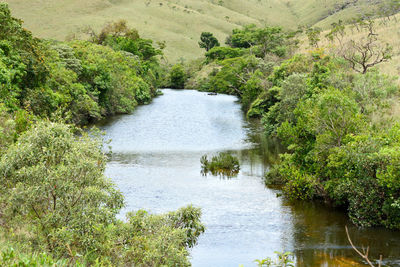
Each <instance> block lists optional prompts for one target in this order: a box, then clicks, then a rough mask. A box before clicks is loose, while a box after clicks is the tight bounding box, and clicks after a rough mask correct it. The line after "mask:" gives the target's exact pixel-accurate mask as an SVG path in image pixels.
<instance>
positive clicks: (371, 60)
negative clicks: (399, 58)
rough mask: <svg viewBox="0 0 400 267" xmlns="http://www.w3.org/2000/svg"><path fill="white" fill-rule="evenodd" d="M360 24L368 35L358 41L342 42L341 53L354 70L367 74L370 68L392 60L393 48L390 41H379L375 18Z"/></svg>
mask: <svg viewBox="0 0 400 267" xmlns="http://www.w3.org/2000/svg"><path fill="white" fill-rule="evenodd" d="M359 26H360V27H362V28H363V29H364V30H365V31H366V34H367V35H366V36H364V37H362V38H361V39H360V40H358V41H355V40H350V41H348V42H346V43H344V44H342V45H341V46H340V49H339V54H340V55H341V56H342V57H343V58H344V59H345V60H346V61H347V62H349V64H350V66H351V68H352V69H353V70H355V71H357V72H359V73H362V74H365V73H366V72H367V71H368V69H369V68H371V67H374V66H376V65H378V64H379V63H382V62H386V61H388V60H390V59H391V58H392V50H393V48H392V47H391V46H390V45H389V44H388V43H386V44H383V43H382V42H380V41H379V39H378V34H377V33H376V31H375V26H374V21H373V20H368V21H367V22H364V23H363V24H361V25H359Z"/></svg>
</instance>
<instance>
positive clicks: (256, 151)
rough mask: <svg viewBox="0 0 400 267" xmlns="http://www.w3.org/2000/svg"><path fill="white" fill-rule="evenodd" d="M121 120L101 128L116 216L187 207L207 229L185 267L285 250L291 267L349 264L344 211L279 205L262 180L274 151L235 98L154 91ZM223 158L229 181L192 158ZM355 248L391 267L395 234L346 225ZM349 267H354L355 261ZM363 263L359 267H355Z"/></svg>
mask: <svg viewBox="0 0 400 267" xmlns="http://www.w3.org/2000/svg"><path fill="white" fill-rule="evenodd" d="M163 92H164V95H163V96H160V97H157V98H156V99H155V100H154V102H153V103H152V104H150V105H147V106H141V107H138V108H137V110H136V111H135V112H134V113H133V114H131V115H124V116H117V117H114V118H113V119H111V120H108V121H106V122H103V123H102V124H101V125H100V127H101V129H103V130H106V132H107V134H106V139H111V140H112V142H111V146H112V150H113V154H112V156H111V158H110V161H109V163H108V165H107V169H106V175H107V176H109V177H110V178H112V179H113V180H114V181H115V183H116V184H117V186H118V187H119V188H120V190H121V192H122V193H123V194H124V196H125V200H126V208H124V209H123V210H122V212H121V214H120V218H121V219H122V218H124V215H125V213H126V212H128V211H131V210H138V209H146V210H149V211H151V212H153V213H161V212H166V211H170V210H175V209H177V208H179V207H181V206H185V205H188V204H193V205H195V206H199V207H201V208H202V211H203V217H202V221H203V222H204V223H205V224H206V227H207V230H206V232H205V234H204V235H202V236H201V237H200V239H199V243H198V245H197V246H196V247H195V248H193V250H192V251H191V255H192V260H191V262H192V264H193V266H195V267H196V266H220V267H224V266H238V265H239V264H244V266H255V263H254V262H253V261H254V260H255V259H262V258H265V257H274V251H293V252H294V255H295V258H296V262H297V265H298V266H327V267H328V266H334V267H336V266H358V265H359V264H360V262H361V260H360V258H359V257H358V256H357V255H356V254H355V252H354V251H353V250H352V248H351V247H350V246H349V243H348V241H347V238H346V234H345V230H344V226H345V225H349V226H351V223H350V222H349V220H348V219H347V217H346V215H345V213H344V212H343V211H340V210H334V209H332V208H328V207H326V206H324V205H321V204H319V203H305V202H296V203H288V202H286V201H285V200H284V199H283V198H277V197H276V195H277V194H278V193H279V191H278V190H274V189H269V188H265V186H264V183H263V179H262V177H263V176H264V174H265V172H266V171H268V169H269V167H270V166H271V165H273V164H276V162H277V161H278V159H279V157H278V154H279V153H280V152H282V151H283V150H282V147H281V146H280V145H279V143H278V142H277V141H276V140H271V139H268V138H266V137H265V136H264V135H263V134H262V128H261V125H260V123H259V122H258V121H246V119H245V118H244V115H243V113H242V111H241V110H240V105H239V104H238V103H237V99H236V98H235V97H232V96H226V95H217V96H208V95H207V94H206V93H201V92H197V91H182V90H180V91H179V90H163ZM225 151H227V152H231V153H233V154H234V155H236V156H237V157H238V158H239V161H240V172H239V173H238V175H237V177H234V178H232V179H219V178H218V177H213V176H207V177H204V176H202V175H201V173H200V171H201V166H200V158H201V156H202V155H204V154H207V155H215V154H216V153H218V152H225ZM350 233H351V235H352V239H353V241H354V243H355V244H356V245H359V246H361V245H364V246H370V250H371V258H379V254H382V255H383V257H384V259H386V264H387V266H400V232H394V231H389V230H386V229H377V228H372V229H358V228H356V227H354V226H351V227H350ZM357 264H358V265H357ZM359 266H363V265H359Z"/></svg>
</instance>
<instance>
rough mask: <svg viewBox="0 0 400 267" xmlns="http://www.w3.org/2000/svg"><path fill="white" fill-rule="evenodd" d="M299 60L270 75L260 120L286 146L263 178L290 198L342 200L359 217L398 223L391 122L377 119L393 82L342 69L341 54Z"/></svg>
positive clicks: (366, 222) (392, 95)
mask: <svg viewBox="0 0 400 267" xmlns="http://www.w3.org/2000/svg"><path fill="white" fill-rule="evenodd" d="M298 62H301V60H300V57H295V58H293V59H291V60H289V61H287V62H284V63H283V64H282V65H281V66H280V67H279V68H276V69H275V71H274V73H273V74H272V75H271V76H270V77H269V79H270V81H271V82H272V84H274V85H275V88H276V89H275V90H276V92H277V94H275V103H274V104H273V106H271V107H269V109H268V110H267V112H266V113H265V115H264V118H263V122H264V124H265V127H266V131H267V133H268V134H274V133H276V134H277V135H278V137H279V138H280V139H281V140H282V142H283V143H284V144H285V145H286V146H287V148H288V153H286V154H284V155H282V156H281V162H280V164H279V165H277V166H275V167H274V168H273V169H272V170H271V172H270V173H268V174H267V175H266V183H267V184H269V185H273V184H281V185H283V193H284V194H285V196H287V198H289V199H316V198H320V199H324V200H326V201H328V202H330V203H332V204H334V205H337V206H342V207H344V208H347V210H348V214H349V217H350V218H351V220H352V221H353V222H354V223H356V224H358V225H362V226H378V225H384V226H386V227H389V228H395V229H398V228H399V220H400V217H399V215H400V213H399V210H398V199H399V192H400V190H399V189H400V188H398V184H399V180H398V179H399V177H400V175H399V172H398V171H397V169H396V168H397V167H396V166H397V164H396V163H395V162H396V160H397V158H398V155H397V154H398V153H397V152H395V151H397V150H398V149H397V146H398V130H396V129H398V126H397V125H393V123H392V122H391V121H388V120H386V119H384V118H383V117H382V118H380V119H379V120H377V119H376V117H377V116H382V115H381V114H383V113H385V111H386V110H387V108H388V107H390V103H392V101H393V99H396V97H397V94H398V90H399V88H398V86H396V85H395V84H394V83H393V81H392V80H391V79H389V78H387V77H385V76H383V75H380V74H379V73H377V72H370V73H367V74H365V75H362V74H354V73H349V72H348V73H344V72H343V65H342V64H341V63H340V61H336V60H335V59H333V58H329V57H326V56H323V54H320V53H319V54H314V55H311V59H309V60H305V61H303V62H304V63H306V64H307V65H308V68H309V70H308V71H307V70H306V69H304V67H302V66H300V65H299V64H298ZM293 68H294V69H298V70H300V71H293V72H292V69H293ZM270 90H271V89H270ZM382 126H383V128H382ZM383 129H387V130H383ZM389 166H390V167H389Z"/></svg>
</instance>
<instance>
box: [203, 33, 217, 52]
mask: <svg viewBox="0 0 400 267" xmlns="http://www.w3.org/2000/svg"><path fill="white" fill-rule="evenodd" d="M199 46H200V48H204V49H206V51H207V52H208V51H209V50H210V49H212V48H213V47H217V46H220V44H219V42H218V39H217V38H215V37H214V35H213V34H212V33H211V32H202V33H201V35H200V42H199Z"/></svg>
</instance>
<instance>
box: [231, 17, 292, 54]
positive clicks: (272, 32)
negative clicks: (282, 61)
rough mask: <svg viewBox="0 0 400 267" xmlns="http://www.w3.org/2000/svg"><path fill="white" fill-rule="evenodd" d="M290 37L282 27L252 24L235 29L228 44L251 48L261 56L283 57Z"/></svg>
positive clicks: (235, 46)
mask: <svg viewBox="0 0 400 267" xmlns="http://www.w3.org/2000/svg"><path fill="white" fill-rule="evenodd" d="M289 38H290V36H289V35H288V34H286V33H285V32H284V31H283V30H282V28H281V27H265V28H257V27H256V25H254V24H250V25H247V26H245V27H244V28H243V29H234V30H233V31H232V34H231V35H230V36H228V38H227V40H226V44H227V45H229V46H231V47H233V48H249V49H250V53H254V54H255V55H256V56H257V57H261V58H264V57H265V56H266V55H267V54H274V55H277V56H279V57H283V56H285V54H286V50H287V44H288V39H289Z"/></svg>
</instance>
